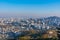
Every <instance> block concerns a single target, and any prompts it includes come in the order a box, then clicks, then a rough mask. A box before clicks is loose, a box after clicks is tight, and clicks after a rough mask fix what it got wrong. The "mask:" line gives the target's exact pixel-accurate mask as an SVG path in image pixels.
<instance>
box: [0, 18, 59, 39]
mask: <svg viewBox="0 0 60 40" xmlns="http://www.w3.org/2000/svg"><path fill="white" fill-rule="evenodd" d="M50 22H53V21H51V20H49V19H48V20H46V19H44V18H43V19H38V18H37V19H33V18H29V19H20V18H0V39H2V38H4V39H6V38H16V37H17V36H19V35H21V34H23V31H30V30H35V31H37V30H39V31H40V32H41V33H45V32H46V33H49V34H51V36H50V35H48V37H49V38H51V37H52V35H53V34H54V33H55V35H56V34H57V32H56V27H58V26H56V27H55V26H54V25H55V24H53V23H50ZM54 22H56V19H55V20H54ZM51 24H52V25H51ZM58 25H59V24H58ZM49 30H50V31H49ZM51 30H54V31H51ZM55 35H54V36H55ZM56 36H57V35H56ZM43 37H44V36H43Z"/></svg>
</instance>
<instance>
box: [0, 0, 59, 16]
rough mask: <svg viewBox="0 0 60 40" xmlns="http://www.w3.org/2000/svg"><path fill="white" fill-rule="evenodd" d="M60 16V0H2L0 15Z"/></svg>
mask: <svg viewBox="0 0 60 40" xmlns="http://www.w3.org/2000/svg"><path fill="white" fill-rule="evenodd" d="M45 16H59V17H60V0H0V17H45Z"/></svg>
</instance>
